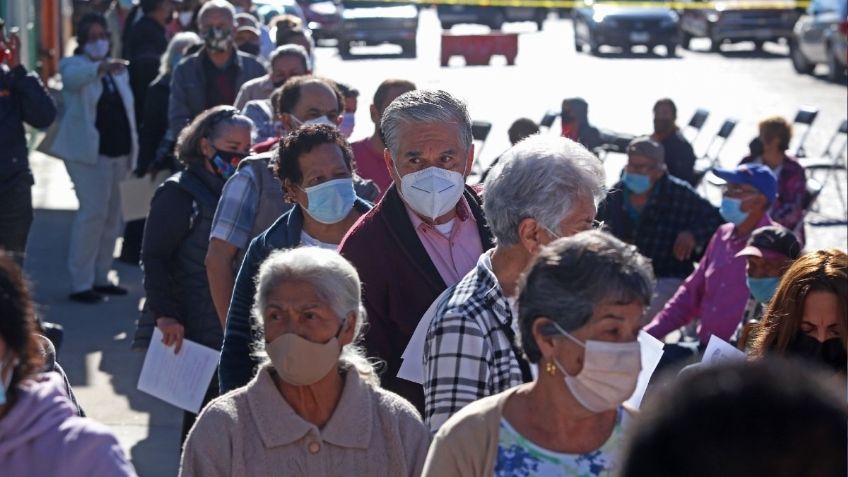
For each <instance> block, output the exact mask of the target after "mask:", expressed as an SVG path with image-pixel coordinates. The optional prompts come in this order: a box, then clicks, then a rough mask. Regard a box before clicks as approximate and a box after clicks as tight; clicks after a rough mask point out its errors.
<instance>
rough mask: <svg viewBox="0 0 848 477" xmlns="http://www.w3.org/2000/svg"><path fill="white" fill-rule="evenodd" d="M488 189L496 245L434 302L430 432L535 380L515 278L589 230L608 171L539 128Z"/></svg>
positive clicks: (427, 349)
mask: <svg viewBox="0 0 848 477" xmlns="http://www.w3.org/2000/svg"><path fill="white" fill-rule="evenodd" d="M484 190H485V191H486V201H485V202H484V206H483V208H484V210H485V212H486V217H487V218H488V220H489V226H490V227H491V229H492V233H493V234H494V235H495V238H496V239H497V245H496V246H495V248H493V249H491V250H489V251H487V252H485V253H483V254H482V255H480V258H479V260H478V261H477V266H476V267H475V268H474V269H473V270H471V271H470V272H468V274H467V275H465V277H464V278H463V279H462V280H461V281H460V282H459V283H458V284H457V285H456V286H454V287H453V288H451V289H450V290H449V291H448V292H446V293H445V294H444V295H442V296H441V297H440V299H439V300H438V301H439V303H438V304H434V307H435V313H434V316H433V319H432V322H431V323H430V326H429V329H428V331H427V338H426V342H425V345H424V349H423V360H424V374H423V376H422V377H423V379H424V382H423V383H422V384H423V385H424V404H425V406H424V410H425V414H424V418H425V421H426V423H427V424H428V425H429V426H430V430H431V431H433V432H435V431H437V430H438V429H439V427H440V426H441V425H442V424H443V423H444V422H445V421H447V419H448V418H449V417H450V416H451V415H453V414H454V413H456V412H457V411H459V410H460V409H462V408H463V407H465V406H466V405H467V404H470V403H471V402H473V401H476V400H477V399H480V398H483V397H486V396H491V395H494V394H497V393H499V392H502V391H505V390H507V389H509V388H511V387H513V386H516V385H519V384H521V383H525V382H529V381H531V380H532V379H533V376H531V373H530V366H529V363H528V362H527V361H526V360H525V358H524V355H523V354H522V353H521V351H520V348H519V345H518V343H517V340H516V334H517V333H516V330H517V326H518V312H517V307H516V303H515V302H516V295H517V291H516V288H517V282H518V277H519V276H520V275H521V274H522V273H523V272H524V270H525V269H526V268H527V265H528V264H529V263H530V262H531V261H532V260H533V257H535V256H536V255H537V254H538V253H539V250H540V249H541V248H542V246H544V245H547V244H548V243H550V242H551V241H553V240H555V239H557V238H559V237H566V236H571V235H574V234H576V233H578V232H581V231H584V230H590V229H592V227H593V224H594V223H595V222H594V219H595V212H596V210H597V204H598V202H600V201H601V199H602V198H603V197H604V169H603V166H602V165H601V161H599V160H598V158H597V157H595V156H594V155H593V154H592V153H590V152H589V151H588V150H586V148H585V147H583V146H582V145H580V144H579V143H577V142H574V141H571V140H570V139H565V138H562V137H552V136H539V135H536V136H531V137H530V138H528V139H525V140H524V141H521V142H519V143H518V144H517V145H515V146H514V147H512V148H511V149H509V150H508V151H507V152H506V153H505V154H504V155H503V156H502V158H501V160H500V162H499V164H498V166H497V167H496V168H495V169H494V170H493V171H492V173H491V174H489V176H488V177H487V179H486V185H485V187H484ZM425 319H426V318H425ZM417 356H420V354H417V355H416V357H417ZM407 359H413V358H412V357H408V358H407Z"/></svg>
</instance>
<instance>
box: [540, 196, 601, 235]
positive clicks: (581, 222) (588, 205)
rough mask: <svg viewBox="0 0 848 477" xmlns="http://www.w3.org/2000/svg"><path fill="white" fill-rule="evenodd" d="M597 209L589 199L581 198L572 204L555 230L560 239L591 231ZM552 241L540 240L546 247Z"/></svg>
mask: <svg viewBox="0 0 848 477" xmlns="http://www.w3.org/2000/svg"><path fill="white" fill-rule="evenodd" d="M597 212H598V209H597V207H595V201H594V200H592V198H591V197H581V198H580V199H579V200H577V201H575V202H574V207H572V208H571V210H570V211H569V212H568V213H567V214H566V215H565V217H564V218H563V219H562V221H561V222H560V223H559V227H558V229H557V230H555V232H556V233H558V234H559V236H560V237H571V236H572V235H577V234H578V233H580V232H585V231H587V230H592V228H594V226H595V215H596V214H597ZM552 241H553V237H551V239H550V240H547V241H545V240H542V243H543V245H547V244H549V243H550V242H552Z"/></svg>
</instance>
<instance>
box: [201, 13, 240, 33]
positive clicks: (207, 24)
mask: <svg viewBox="0 0 848 477" xmlns="http://www.w3.org/2000/svg"><path fill="white" fill-rule="evenodd" d="M213 28H218V29H219V30H229V31H233V30H234V29H235V23H234V20H233V18H232V17H231V16H230V14H229V12H227V11H226V10H209V11H207V12H206V14H205V15H203V17H202V18H201V19H200V21H199V24H198V30H199V33H200V36H201V38H202V37H204V36H205V35H206V33H208V32H209V30H211V29H213Z"/></svg>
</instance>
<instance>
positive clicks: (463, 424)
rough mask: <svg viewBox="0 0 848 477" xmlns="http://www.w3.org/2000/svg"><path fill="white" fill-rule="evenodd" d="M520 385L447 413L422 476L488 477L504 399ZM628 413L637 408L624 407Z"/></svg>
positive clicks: (493, 464)
mask: <svg viewBox="0 0 848 477" xmlns="http://www.w3.org/2000/svg"><path fill="white" fill-rule="evenodd" d="M521 388H522V386H516V387H514V388H510V389H507V390H506V391H504V392H502V393H499V394H495V395H494V396H489V397H485V398H483V399H480V400H479V401H475V402H473V403H471V404H469V405H467V406H465V407H464V408H462V409H461V410H460V411H459V412H457V413H456V414H454V415H453V416H451V418H450V419H448V421H447V422H446V423H444V424H443V425H442V427H441V428H439V432H437V433H436V435H435V437H433V443H432V445H431V446H430V452H429V453H428V454H427V461H426V462H425V463H424V472H423V476H424V477H490V476H492V475H494V473H495V464H496V463H497V460H498V440H499V439H500V433H501V431H500V428H501V427H500V426H501V418H502V417H503V409H504V406H505V405H506V402H507V401H508V400H509V398H510V397H512V395H513V394H515V392H516V391H518V390H519V389H521ZM624 410H625V411H626V413H627V415H628V416H633V415H634V414H636V413H638V411H636V410H634V409H632V408H629V407H627V406H624Z"/></svg>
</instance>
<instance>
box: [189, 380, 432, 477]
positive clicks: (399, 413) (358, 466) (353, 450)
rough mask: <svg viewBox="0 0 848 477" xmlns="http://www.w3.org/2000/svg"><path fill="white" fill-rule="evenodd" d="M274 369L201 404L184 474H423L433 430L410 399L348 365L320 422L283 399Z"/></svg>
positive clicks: (215, 476) (328, 476)
mask: <svg viewBox="0 0 848 477" xmlns="http://www.w3.org/2000/svg"><path fill="white" fill-rule="evenodd" d="M270 370H271V368H270V367H269V366H267V365H266V366H265V367H263V368H261V369H260V370H259V373H258V374H257V376H256V377H255V378H254V379H253V380H252V381H251V382H250V383H248V384H247V386H245V387H243V388H239V389H236V390H234V391H232V392H230V393H228V394H225V395H224V396H221V397H219V398H217V399H215V400H214V401H212V402H211V403H210V404H209V405H208V406H207V407H206V408H205V409H204V410H203V412H202V413H201V414H200V416H199V417H198V419H197V422H196V423H195V425H194V427H193V428H192V430H191V433H190V434H189V436H188V439H187V441H186V444H185V449H184V450H183V456H182V463H181V466H180V475H181V476H185V477H190V476H197V477H218V476H220V477H224V476H227V477H248V476H249V477H254V476H256V477H259V476H266V475H267V476H271V475H274V476H276V475H285V476H310V477H311V476H322V477H332V476H383V475H385V476H392V477H395V476H417V475H420V473H421V468H422V467H423V465H424V459H425V457H426V455H427V446H428V445H429V442H430V433H429V431H428V430H427V428H426V427H424V424H423V423H422V422H421V418H420V417H419V416H418V413H417V412H416V410H415V408H414V407H412V405H411V404H409V403H408V402H407V401H405V400H404V399H402V398H401V397H399V396H397V395H395V394H392V393H390V392H388V391H385V390H383V389H380V388H378V387H375V386H372V385H370V384H368V383H366V382H364V381H363V380H362V379H361V378H360V377H359V375H358V374H357V373H356V372H355V371H349V372H347V374H346V377H345V385H344V390H343V391H342V396H341V398H340V399H339V403H338V405H337V406H336V409H335V411H334V412H333V415H332V416H331V417H330V420H329V421H328V422H327V424H326V425H325V426H324V428H323V429H318V428H317V427H316V426H314V425H313V424H311V423H309V422H307V421H304V420H303V419H302V418H301V417H300V416H298V415H297V414H296V413H295V412H294V410H293V409H292V408H291V406H289V404H288V403H287V402H286V400H285V399H283V397H282V395H281V394H280V392H279V390H278V389H277V387H276V386H275V385H274V381H273V378H272V377H271V375H270V373H269V371H270Z"/></svg>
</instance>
